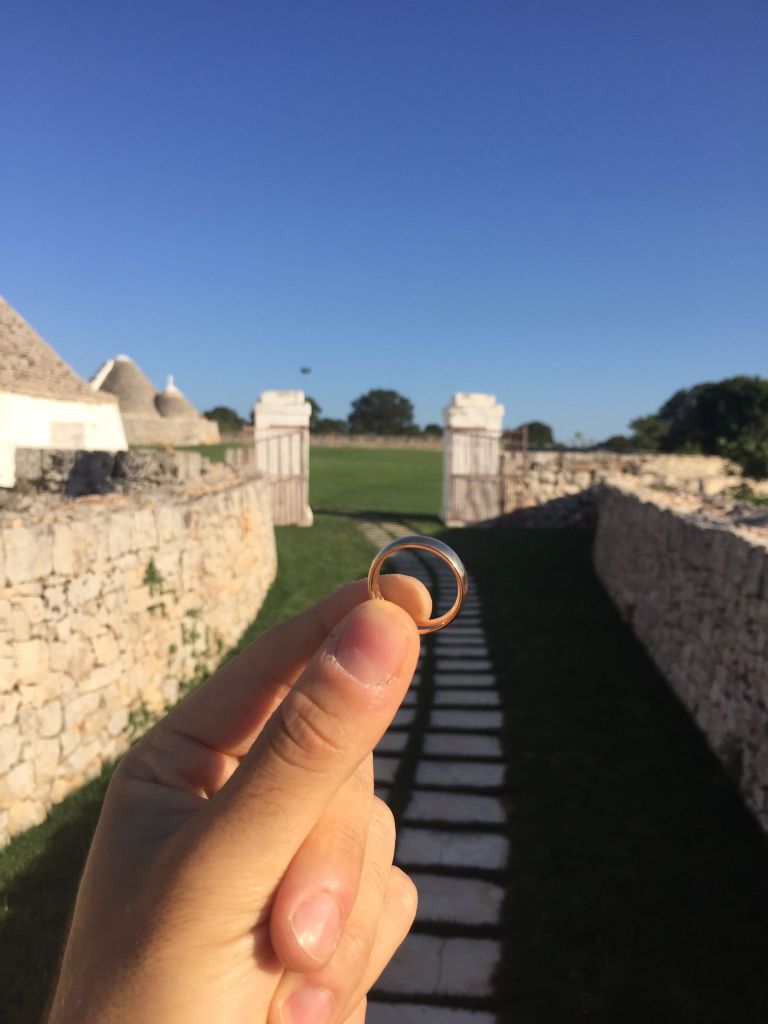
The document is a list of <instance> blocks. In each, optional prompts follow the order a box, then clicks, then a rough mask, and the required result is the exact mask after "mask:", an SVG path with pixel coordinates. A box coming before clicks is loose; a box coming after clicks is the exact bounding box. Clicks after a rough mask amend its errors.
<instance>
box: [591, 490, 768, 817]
mask: <svg viewBox="0 0 768 1024" xmlns="http://www.w3.org/2000/svg"><path fill="white" fill-rule="evenodd" d="M597 504H598V524H597V532H596V536H595V547H594V562H595V567H596V570H597V573H598V576H599V577H600V579H601V580H602V582H603V585H604V586H605V587H606V589H607V591H608V593H609V594H610V595H611V597H612V598H613V600H614V602H615V604H616V605H617V607H618V609H619V611H620V612H621V614H622V615H623V617H624V618H625V619H626V621H627V622H628V623H629V624H630V625H631V627H632V629H633V630H634V631H635V633H636V634H637V636H638V637H639V638H640V640H641V641H642V643H643V644H644V646H645V647H646V649H647V650H648V652H649V653H650V655H651V657H652V658H653V660H654V661H655V663H656V665H657V666H658V668H659V669H660V671H661V672H662V674H663V675H664V676H665V677H666V679H667V680H668V681H669V683H670V685H671V686H672V688H673V690H674V691H675V693H676V694H677V695H678V697H679V698H680V699H681V700H682V702H683V703H684V704H685V706H686V707H687V708H688V709H689V711H690V712H691V714H692V716H693V718H694V719H695V721H696V722H697V724H698V725H699V727H700V728H701V729H702V731H703V732H704V733H705V735H706V736H707V739H708V740H709V743H710V745H711V746H712V749H713V750H714V751H715V752H716V753H717V754H718V755H719V756H720V758H721V759H722V760H723V761H724V763H725V764H726V766H727V767H728V768H729V770H730V771H731V773H732V774H733V775H734V776H735V778H736V780H737V782H738V784H739V786H740V788H741V790H742V793H743V795H744V798H745V800H746V802H747V803H748V805H749V806H750V807H751V808H752V810H753V811H754V813H755V814H756V816H757V818H758V819H759V820H760V822H761V823H762V825H763V826H764V827H765V828H766V829H768V657H767V655H768V648H767V638H768V509H765V508H762V509H761V508H758V507H755V506H753V507H752V509H751V511H750V510H748V509H746V508H741V509H740V508H739V507H738V506H736V507H735V508H733V509H732V510H731V511H730V512H729V513H726V512H723V511H720V510H718V509H716V508H714V507H711V506H710V507H709V508H707V507H706V504H705V505H702V502H701V501H700V500H699V499H696V498H694V497H693V496H685V495H682V496H681V495H673V494H671V493H664V492H663V491H659V490H652V489H650V488H643V489H639V490H638V489H637V488H633V489H632V490H629V489H627V487H626V486H622V485H621V483H620V482H616V483H615V484H614V485H611V486H603V487H600V488H599V489H598V491H597Z"/></svg>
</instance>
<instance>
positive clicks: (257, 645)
mask: <svg viewBox="0 0 768 1024" xmlns="http://www.w3.org/2000/svg"><path fill="white" fill-rule="evenodd" d="M381 587H382V595H383V596H384V598H386V600H388V601H391V602H393V603H394V604H397V605H399V606H400V607H401V608H403V609H404V610H405V611H406V612H408V614H409V615H410V616H411V618H412V619H414V621H416V622H421V621H424V620H425V619H427V618H429V615H430V612H431V609H432V599H431V597H430V595H429V591H428V590H427V588H426V587H425V586H424V585H423V584H422V583H420V582H419V581H418V580H415V579H414V578H413V577H412V576H401V575H397V574H395V573H392V574H389V575H386V576H383V577H382V578H381ZM367 600H368V585H367V581H366V580H364V579H363V580H355V581H354V582H352V583H347V584H345V586H343V587H341V588H340V589H339V590H336V591H334V592H333V593H332V594H329V595H328V596H327V597H326V598H324V599H323V600H322V601H320V602H319V603H318V604H316V605H313V606H312V607H311V608H309V609H307V611H305V612H302V613H301V614H300V615H297V616H295V617H294V618H292V619H287V620H286V621H285V622H281V623H280V625H278V626H275V627H274V628H273V629H270V630H269V631H268V632H266V633H264V634H263V635H262V636H260V637H259V638H258V639H257V640H255V641H254V642H253V643H252V644H250V645H249V646H248V647H246V649H245V650H244V651H242V652H241V653H240V654H238V655H237V656H236V657H235V658H233V659H232V660H231V661H229V662H227V664H226V665H224V666H223V667H222V668H221V669H219V671H218V672H216V673H215V674H214V675H212V676H211V678H210V679H208V680H207V682H205V683H203V684H202V686H199V687H198V688H197V689H196V690H194V691H193V692H192V693H191V694H190V695H189V696H188V697H187V698H185V700H183V701H182V702H181V703H180V704H179V705H178V706H177V707H176V708H174V709H173V710H172V711H171V712H170V713H169V714H168V715H167V716H166V717H165V719H163V722H162V727H163V728H164V729H169V730H170V731H172V732H174V733H176V734H178V735H181V736H185V737H187V738H189V739H192V740H195V741H196V742H198V743H202V744H204V745H205V746H207V747H210V748H212V749H214V750H218V751H220V752H221V753H224V754H228V755H231V756H233V757H238V758H240V757H244V756H245V754H246V753H247V752H248V750H249V749H250V748H251V746H252V745H253V742H254V740H255V739H256V737H257V736H258V735H259V733H260V732H261V730H262V728H263V727H264V723H265V722H266V721H267V719H268V718H269V717H270V716H271V714H272V712H273V711H274V710H275V708H276V707H277V706H278V705H279V704H280V703H281V701H282V700H283V699H284V697H285V695H286V694H287V693H288V692H289V691H290V689H291V688H292V686H293V685H294V683H295V682H296V680H297V679H298V678H299V676H300V675H301V673H302V672H303V671H304V669H305V668H306V666H307V664H308V663H309V661H310V659H311V658H312V656H313V655H314V653H315V651H316V650H317V649H318V647H320V646H321V645H322V644H323V643H324V642H325V640H326V639H327V637H328V636H329V634H330V633H331V632H332V630H333V629H334V628H335V626H336V625H337V624H338V623H339V622H341V620H342V619H343V618H345V616H346V615H348V614H349V612H350V611H352V609H353V608H354V607H356V606H357V605H359V604H362V603H363V602H364V601H367Z"/></svg>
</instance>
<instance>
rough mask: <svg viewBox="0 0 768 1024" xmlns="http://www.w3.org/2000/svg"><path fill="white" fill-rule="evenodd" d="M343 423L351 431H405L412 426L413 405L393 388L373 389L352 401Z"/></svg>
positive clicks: (402, 432) (375, 432)
mask: <svg viewBox="0 0 768 1024" xmlns="http://www.w3.org/2000/svg"><path fill="white" fill-rule="evenodd" d="M347 422H348V424H349V429H350V432H351V433H353V434H406V433H410V432H411V431H412V430H413V428H414V427H415V423H414V422H413V404H412V403H411V401H410V400H409V399H408V398H405V397H404V396H403V395H400V394H398V392H397V391H385V390H382V389H381V388H374V389H373V390H371V391H368V392H367V393H366V394H364V395H361V396H360V397H359V398H356V399H355V401H354V402H353V403H352V411H351V412H350V414H349V416H348V418H347Z"/></svg>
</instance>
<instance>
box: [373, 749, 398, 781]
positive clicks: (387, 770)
mask: <svg viewBox="0 0 768 1024" xmlns="http://www.w3.org/2000/svg"><path fill="white" fill-rule="evenodd" d="M399 765H400V758H399V757H384V756H382V755H379V754H376V755H374V758H373V777H374V779H376V782H377V783H379V782H391V781H392V780H393V779H394V777H395V772H396V771H397V769H398V766H399Z"/></svg>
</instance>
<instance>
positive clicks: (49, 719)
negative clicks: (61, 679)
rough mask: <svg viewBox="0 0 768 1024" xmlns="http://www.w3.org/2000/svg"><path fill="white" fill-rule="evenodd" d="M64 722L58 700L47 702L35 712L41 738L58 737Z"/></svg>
mask: <svg viewBox="0 0 768 1024" xmlns="http://www.w3.org/2000/svg"><path fill="white" fill-rule="evenodd" d="M63 721H64V715H63V713H62V710H61V703H60V702H59V701H58V700H51V701H48V703H47V704H43V706H42V707H41V708H38V711H37V727H38V733H39V735H40V736H42V737H51V736H58V735H59V733H60V732H61V727H62V724H63Z"/></svg>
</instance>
